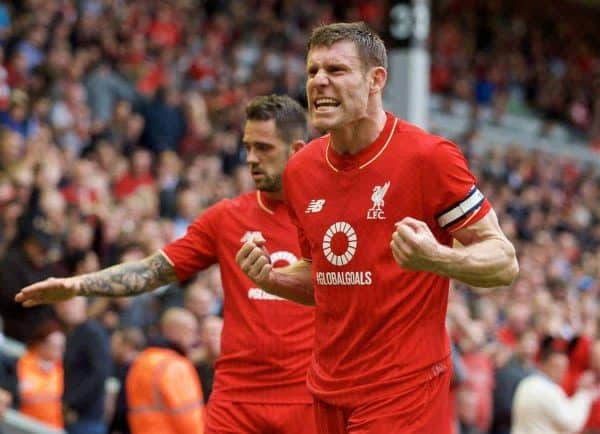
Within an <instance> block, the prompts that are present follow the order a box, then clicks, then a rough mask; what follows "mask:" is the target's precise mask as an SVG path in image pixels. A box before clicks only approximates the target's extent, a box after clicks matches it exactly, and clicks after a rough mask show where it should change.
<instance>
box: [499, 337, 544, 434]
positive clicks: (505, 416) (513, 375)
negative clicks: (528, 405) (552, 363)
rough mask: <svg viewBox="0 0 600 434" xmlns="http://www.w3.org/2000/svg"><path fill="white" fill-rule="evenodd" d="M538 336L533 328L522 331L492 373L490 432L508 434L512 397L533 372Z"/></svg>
mask: <svg viewBox="0 0 600 434" xmlns="http://www.w3.org/2000/svg"><path fill="white" fill-rule="evenodd" d="M538 349H539V343H538V336H537V334H536V333H535V331H533V330H528V331H526V332H524V333H522V334H521V335H520V337H519V342H518V344H517V346H516V348H515V352H514V353H513V354H510V353H509V354H508V360H500V361H498V364H497V366H496V369H495V373H494V385H495V386H494V391H493V392H494V394H493V403H494V404H493V405H494V408H493V420H492V426H491V429H490V434H510V430H511V426H512V407H513V398H514V396H515V391H516V390H517V386H518V385H519V383H520V382H521V380H523V379H524V378H525V377H527V376H529V375H531V374H533V373H534V370H535V366H536V356H537V354H538Z"/></svg>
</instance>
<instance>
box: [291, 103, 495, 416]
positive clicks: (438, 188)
mask: <svg viewBox="0 0 600 434" xmlns="http://www.w3.org/2000/svg"><path fill="white" fill-rule="evenodd" d="M328 143H329V136H324V137H321V138H319V139H316V140H314V141H312V142H311V143H310V144H308V145H307V146H306V147H305V148H303V149H302V150H301V151H300V152H298V153H297V154H295V156H294V157H292V158H291V159H290V161H289V163H288V166H287V168H286V171H285V173H284V186H285V192H286V200H287V203H288V205H289V209H290V214H291V215H292V220H293V221H294V222H295V223H296V225H297V227H298V234H299V239H300V248H301V250H302V256H303V258H305V259H307V260H310V261H312V279H313V285H314V288H315V300H316V330H317V333H316V336H315V351H314V353H315V355H314V357H313V361H312V363H311V366H310V368H309V371H308V386H309V389H310V390H311V392H312V393H313V394H314V395H316V397H317V398H318V399H320V400H322V401H325V402H327V403H330V404H333V405H339V406H355V405H361V404H362V403H366V402H368V401H369V400H371V399H373V397H374V396H378V397H379V396H388V395H394V394H400V393H402V392H406V391H407V390H409V389H410V388H412V387H415V386H416V385H418V384H422V383H424V382H426V381H428V380H430V379H432V378H434V377H435V376H437V375H439V374H440V373H441V372H443V371H445V370H446V369H449V363H450V361H449V354H450V345H449V341H448V336H447V332H446V329H445V316H446V307H447V301H448V288H449V279H448V278H445V277H442V276H439V275H436V274H433V273H427V272H415V271H409V270H405V269H402V268H401V267H400V266H399V265H398V264H397V263H396V262H395V261H394V259H393V257H392V251H391V249H390V241H391V237H392V233H393V232H394V229H395V226H394V224H395V223H396V222H398V221H400V220H401V219H402V218H404V217H406V216H411V217H414V218H417V219H419V220H422V221H425V222H426V223H427V224H428V225H429V227H430V228H431V230H432V232H433V234H434V235H435V236H436V238H437V239H438V240H439V241H440V242H441V243H442V244H444V245H447V246H450V245H451V243H452V235H451V233H452V231H453V230H456V229H458V228H460V227H463V226H465V225H468V224H471V223H474V222H476V221H478V220H480V219H481V218H483V217H484V216H485V215H486V214H487V212H488V211H489V209H490V205H489V203H488V202H487V201H486V200H485V199H484V198H481V200H479V201H478V202H477V203H476V206H475V207H468V208H467V207H464V209H463V211H462V212H460V205H461V204H463V202H464V201H465V199H466V198H467V197H470V196H469V195H470V194H472V192H473V189H474V188H475V187H474V185H475V181H476V180H475V177H474V176H473V175H472V174H471V172H469V170H468V168H467V164H466V161H465V159H464V157H463V155H462V153H461V152H460V150H459V149H458V148H457V147H456V146H455V145H454V144H452V143H450V142H448V141H446V140H444V139H442V138H440V137H437V136H433V135H431V134H428V133H426V132H424V131H422V130H420V129H418V128H417V127H415V126H413V125H410V124H408V123H406V122H404V121H402V120H399V119H396V118H395V117H394V116H393V115H391V114H387V122H386V124H385V127H384V129H383V130H382V132H381V133H380V135H379V137H378V138H377V139H376V140H375V141H374V142H373V143H372V144H371V145H369V146H368V147H367V148H365V149H363V150H362V151H361V152H359V153H358V154H356V155H353V156H350V155H339V154H337V153H336V152H334V151H333V149H331V147H329V146H328ZM476 197H477V196H475V198H476ZM471 199H472V198H471ZM471 199H469V203H471V202H472V200H471ZM457 208H458V209H459V212H460V215H459V216H458V217H457V211H456V209H457ZM442 221H443V223H444V226H445V227H442V225H441V224H440V223H441V222H442Z"/></svg>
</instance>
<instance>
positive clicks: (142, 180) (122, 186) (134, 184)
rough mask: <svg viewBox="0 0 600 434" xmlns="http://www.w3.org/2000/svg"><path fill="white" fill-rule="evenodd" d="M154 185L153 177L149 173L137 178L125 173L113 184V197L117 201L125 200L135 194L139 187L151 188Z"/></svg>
mask: <svg viewBox="0 0 600 434" xmlns="http://www.w3.org/2000/svg"><path fill="white" fill-rule="evenodd" d="M154 183H155V181H154V177H153V176H152V175H151V174H150V173H146V174H144V175H142V176H140V177H137V176H135V175H133V174H132V173H130V172H127V173H125V174H124V175H123V176H121V178H119V179H118V180H117V182H116V183H115V187H114V193H115V197H116V198H117V199H119V200H121V199H125V198H126V197H127V196H130V195H132V194H133V193H135V192H136V191H137V190H138V189H139V188H140V187H153V186H154Z"/></svg>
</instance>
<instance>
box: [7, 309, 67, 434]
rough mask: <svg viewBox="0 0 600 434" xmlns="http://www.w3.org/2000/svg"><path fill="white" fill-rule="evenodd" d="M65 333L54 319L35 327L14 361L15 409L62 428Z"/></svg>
mask: <svg viewBox="0 0 600 434" xmlns="http://www.w3.org/2000/svg"><path fill="white" fill-rule="evenodd" d="M64 351H65V335H64V333H63V332H62V330H61V327H60V324H58V323H57V322H56V321H53V320H52V321H46V322H43V323H41V324H39V325H38V326H36V327H35V329H34V331H33V333H32V335H31V337H30V339H29V342H28V345H27V351H26V352H25V353H24V354H23V355H22V356H21V357H20V358H19V361H18V363H17V377H18V381H19V402H20V407H19V410H20V411H21V412H23V413H24V414H26V415H28V416H30V417H32V418H34V419H37V420H38V421H40V422H43V423H45V424H47V425H50V426H52V427H54V428H61V429H62V428H64V422H63V414H62V395H63V382H64V372H63V364H62V358H63V354H64Z"/></svg>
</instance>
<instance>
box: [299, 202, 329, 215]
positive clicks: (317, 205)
mask: <svg viewBox="0 0 600 434" xmlns="http://www.w3.org/2000/svg"><path fill="white" fill-rule="evenodd" d="M323 205H325V199H313V200H311V201H310V202H309V204H308V206H307V207H306V211H304V212H305V213H306V214H310V213H313V214H314V213H316V212H321V211H322V210H323Z"/></svg>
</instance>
